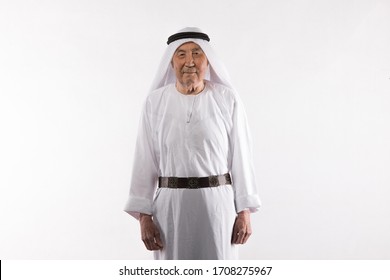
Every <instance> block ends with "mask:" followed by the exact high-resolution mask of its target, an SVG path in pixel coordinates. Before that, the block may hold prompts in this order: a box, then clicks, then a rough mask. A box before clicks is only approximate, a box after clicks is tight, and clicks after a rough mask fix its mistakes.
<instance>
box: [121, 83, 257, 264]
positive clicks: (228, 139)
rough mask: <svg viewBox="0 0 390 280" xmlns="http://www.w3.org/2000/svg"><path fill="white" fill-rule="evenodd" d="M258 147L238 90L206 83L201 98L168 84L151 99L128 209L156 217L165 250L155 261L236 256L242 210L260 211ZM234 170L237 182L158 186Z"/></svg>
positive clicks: (140, 134)
mask: <svg viewBox="0 0 390 280" xmlns="http://www.w3.org/2000/svg"><path fill="white" fill-rule="evenodd" d="M251 147H252V143H251V138H250V134H249V130H248V124H247V120H246V115H245V111H244V109H243V107H242V104H241V101H240V100H239V97H238V96H237V95H236V94H234V92H233V90H232V89H230V88H228V87H226V86H224V85H221V84H217V83H213V82H210V81H206V86H205V89H204V90H203V91H202V92H201V93H199V94H198V95H184V94H181V93H180V92H178V91H177V90H176V87H175V85H174V84H168V85H166V86H164V87H162V88H159V89H157V90H154V91H153V92H152V93H151V94H150V95H149V96H148V98H147V100H146V102H145V104H144V109H143V115H142V118H141V121H140V125H139V131H138V138H137V143H136V151H135V157H134V158H135V160H134V165H133V174H132V181H131V187H130V196H129V198H128V201H127V203H126V206H125V211H126V212H127V213H129V214H130V215H132V216H133V217H135V218H139V213H145V214H151V215H153V219H154V221H155V223H156V224H157V226H158V228H159V229H160V234H161V237H162V241H163V244H164V249H163V250H160V251H156V252H155V258H156V259H236V258H237V252H236V246H235V245H232V244H231V235H232V230H233V225H234V220H235V217H236V213H238V212H240V211H242V210H244V209H249V210H250V211H251V212H255V211H257V210H258V208H259V207H260V199H259V196H258V193H257V188H256V184H255V172H254V168H253V160H252V154H253V153H252V150H251ZM227 172H230V174H231V176H232V181H233V183H232V185H225V186H219V187H214V188H202V189H168V188H161V189H157V182H158V177H159V176H162V177H171V176H174V177H205V176H211V175H219V174H224V173H227Z"/></svg>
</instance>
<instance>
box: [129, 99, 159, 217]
mask: <svg viewBox="0 0 390 280" xmlns="http://www.w3.org/2000/svg"><path fill="white" fill-rule="evenodd" d="M149 117H150V102H149V101H148V100H147V101H146V102H145V105H144V109H143V112H142V116H141V120H140V123H139V128H138V136H137V141H136V149H135V154H134V163H133V171H132V178H131V184H130V194H129V197H128V200H127V203H126V206H125V209H124V211H125V212H127V213H128V214H130V215H132V216H133V217H134V218H136V219H139V214H140V213H145V214H152V203H153V196H154V193H155V190H156V187H157V180H158V169H157V166H158V165H157V160H156V156H155V153H154V148H153V133H152V128H151V124H150V119H149Z"/></svg>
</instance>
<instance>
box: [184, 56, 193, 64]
mask: <svg viewBox="0 0 390 280" xmlns="http://www.w3.org/2000/svg"><path fill="white" fill-rule="evenodd" d="M193 65H194V58H193V56H192V54H188V55H187V56H186V66H193Z"/></svg>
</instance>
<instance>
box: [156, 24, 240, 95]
mask: <svg viewBox="0 0 390 280" xmlns="http://www.w3.org/2000/svg"><path fill="white" fill-rule="evenodd" d="M178 32H201V33H203V32H202V31H201V30H200V29H199V28H196V27H186V28H184V29H181V30H179V31H178ZM187 42H194V43H196V44H198V45H199V46H200V47H201V48H202V50H203V52H204V53H205V54H206V56H207V59H208V61H209V67H208V71H207V73H206V76H205V79H206V80H209V81H210V82H215V83H219V84H223V85H225V86H226V87H228V88H231V89H233V86H232V85H231V83H230V78H229V75H228V73H227V71H226V69H225V66H224V65H223V64H222V62H221V61H220V60H219V59H218V57H217V55H216V54H215V52H214V50H213V49H212V48H211V46H210V44H209V42H208V41H206V40H203V39H195V38H194V39H193V38H186V39H179V40H177V41H173V42H172V43H170V44H169V45H168V47H167V49H166V50H165V53H164V56H163V58H162V60H161V62H160V66H159V68H158V71H157V74H156V76H155V78H154V81H153V83H152V87H151V91H153V90H156V89H158V88H160V87H163V86H166V85H168V84H171V83H175V82H176V75H175V72H174V70H173V68H172V65H171V61H172V57H173V54H174V53H175V51H176V49H177V48H178V47H180V46H181V45H183V44H184V43H187Z"/></svg>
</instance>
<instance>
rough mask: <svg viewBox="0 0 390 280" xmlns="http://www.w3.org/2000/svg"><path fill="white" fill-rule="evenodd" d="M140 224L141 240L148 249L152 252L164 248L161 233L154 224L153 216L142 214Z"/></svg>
mask: <svg viewBox="0 0 390 280" xmlns="http://www.w3.org/2000/svg"><path fill="white" fill-rule="evenodd" d="M139 222H140V225H141V238H142V241H143V242H144V243H145V247H146V249H148V250H150V251H155V250H160V249H162V248H163V245H162V242H161V239H160V232H159V231H158V229H157V226H156V225H155V224H154V222H153V219H152V216H151V215H146V214H142V213H141V214H140V218H139Z"/></svg>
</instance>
